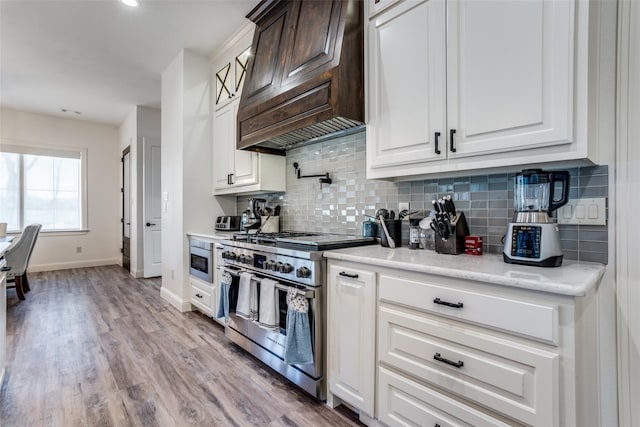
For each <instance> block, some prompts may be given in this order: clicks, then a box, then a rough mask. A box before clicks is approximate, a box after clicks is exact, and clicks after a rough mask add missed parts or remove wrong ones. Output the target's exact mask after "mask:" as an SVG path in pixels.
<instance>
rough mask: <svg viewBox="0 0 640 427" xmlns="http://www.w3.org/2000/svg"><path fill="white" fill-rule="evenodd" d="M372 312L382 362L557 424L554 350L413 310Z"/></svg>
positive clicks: (508, 411) (530, 419)
mask: <svg viewBox="0 0 640 427" xmlns="http://www.w3.org/2000/svg"><path fill="white" fill-rule="evenodd" d="M378 314H379V317H378V322H379V337H380V339H379V341H378V355H379V358H380V362H381V363H382V364H386V365H387V366H392V367H394V368H397V369H398V370H401V371H404V372H406V373H407V374H408V375H410V376H413V377H415V378H416V379H417V380H419V381H422V382H425V383H431V384H433V385H435V386H437V387H439V388H442V389H445V390H447V391H449V392H451V393H453V394H455V395H458V396H461V397H463V398H465V399H468V400H470V401H472V402H475V403H477V404H479V405H482V406H485V407H487V408H491V410H493V411H495V412H497V413H501V414H504V415H506V416H508V417H510V418H514V419H516V420H519V421H521V422H523V423H527V424H531V425H540V426H553V425H557V419H556V417H557V415H556V414H557V413H558V410H557V408H556V405H557V403H556V402H557V401H558V393H559V373H558V369H559V368H558V364H559V355H558V354H557V353H554V352H548V351H544V350H541V349H538V348H535V347H529V346H527V345H524V344H520V343H516V342H512V341H509V340H506V339H504V338H501V337H499V336H495V335H490V334H488V333H484V332H480V331H477V330H472V329H469V328H467V327H466V326H465V325H464V324H463V323H460V322H455V321H440V320H439V319H437V318H434V317H433V316H428V315H425V314H422V313H419V312H412V311H405V310H403V309H400V308H397V309H396V308H394V307H389V306H384V305H382V306H380V308H379V312H378Z"/></svg>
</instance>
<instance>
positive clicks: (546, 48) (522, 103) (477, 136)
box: [447, 0, 575, 158]
mask: <svg viewBox="0 0 640 427" xmlns="http://www.w3.org/2000/svg"><path fill="white" fill-rule="evenodd" d="M574 5H575V2H573V1H547V0H522V1H485V0H479V1H448V2H447V19H448V22H447V60H448V63H447V120H448V127H449V129H450V130H453V131H455V133H451V132H449V134H448V135H447V138H448V139H449V141H448V142H449V148H450V149H451V148H453V149H452V150H450V152H449V158H455V157H464V156H470V155H474V154H478V153H482V154H491V153H494V152H506V151H512V150H522V149H526V148H535V147H544V146H548V145H558V144H564V143H571V142H572V139H573V135H572V123H573V115H572V112H573V75H574V74H573V72H574V70H573V62H574V16H575V11H574V7H575V6H574ZM452 138H453V141H451V139H452Z"/></svg>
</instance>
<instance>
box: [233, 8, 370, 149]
mask: <svg viewBox="0 0 640 427" xmlns="http://www.w3.org/2000/svg"><path fill="white" fill-rule="evenodd" d="M247 18H249V19H250V20H251V21H253V22H255V23H256V31H255V35H254V37H253V44H252V49H251V50H252V56H251V57H250V59H249V63H248V67H247V77H246V81H245V84H244V88H243V91H242V96H241V99H240V106H239V110H238V132H237V135H238V145H237V147H238V149H242V150H252V151H258V152H264V153H271V154H282V155H284V154H285V152H286V149H287V148H291V147H294V146H300V145H304V144H305V143H307V142H308V141H314V140H318V139H319V138H322V137H324V136H326V135H332V134H335V133H336V132H338V133H345V132H349V131H351V130H356V129H359V128H361V127H362V125H363V123H364V46H363V45H364V18H363V7H362V0H325V1H318V0H294V1H283V0H263V1H261V2H260V3H259V4H258V5H257V6H256V7H255V8H254V9H253V10H252V11H251V12H250V13H249V14H248V15H247Z"/></svg>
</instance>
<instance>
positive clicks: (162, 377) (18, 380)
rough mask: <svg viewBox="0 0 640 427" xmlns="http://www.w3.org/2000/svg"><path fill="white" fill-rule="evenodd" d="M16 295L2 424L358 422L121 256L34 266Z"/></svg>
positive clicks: (10, 301)
mask: <svg viewBox="0 0 640 427" xmlns="http://www.w3.org/2000/svg"><path fill="white" fill-rule="evenodd" d="M29 279H30V285H31V292H29V293H28V294H27V296H26V300H25V301H19V300H18V298H17V296H15V292H13V291H9V292H8V294H7V306H8V307H7V348H8V350H7V365H8V366H7V373H6V375H5V379H4V382H3V384H2V388H1V390H0V425H1V426H4V427H8V426H65V427H66V426H128V425H133V426H139V425H140V426H186V425H200V426H355V425H359V423H358V421H357V418H356V416H355V415H354V414H353V413H351V412H350V411H348V410H338V411H336V410H332V409H330V408H329V407H327V406H326V405H325V404H323V403H320V402H316V401H315V400H313V399H312V398H310V397H308V396H307V395H305V394H304V393H303V392H301V391H299V390H298V389H296V388H295V387H294V386H293V385H291V384H290V383H288V382H287V381H286V380H285V379H283V378H282V377H280V376H278V375H277V374H275V373H273V371H271V370H269V369H268V368H266V367H265V366H264V365H262V364H261V363H260V362H259V361H258V360H256V359H254V358H253V357H251V356H250V355H248V354H247V353H245V352H244V351H243V350H242V349H240V348H239V347H237V346H235V345H234V344H232V343H230V342H229V340H228V339H226V337H225V336H224V330H223V328H222V327H220V326H219V325H217V324H215V323H214V322H213V321H212V320H211V319H209V318H207V317H205V316H203V315H200V314H198V313H196V312H190V313H180V312H178V311H177V310H176V309H174V308H173V307H171V306H170V305H169V304H168V303H167V302H166V301H164V300H163V299H162V298H160V280H159V279H146V280H139V279H133V278H131V277H130V276H129V274H128V272H126V271H125V270H124V269H122V268H120V267H118V266H108V267H95V268H83V269H73V270H63V271H53V272H45V273H34V274H30V275H29Z"/></svg>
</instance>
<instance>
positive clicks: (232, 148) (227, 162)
mask: <svg viewBox="0 0 640 427" xmlns="http://www.w3.org/2000/svg"><path fill="white" fill-rule="evenodd" d="M239 102H240V99H235V100H234V101H233V102H230V103H229V104H227V105H225V106H224V107H222V108H220V109H218V110H217V111H215V113H214V116H213V177H214V182H213V194H214V195H233V194H247V193H259V192H281V191H285V190H286V173H285V167H286V165H285V160H286V158H285V157H284V156H275V155H271V154H263V153H255V152H252V151H244V150H236V129H237V121H236V118H237V115H238V104H239Z"/></svg>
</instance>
